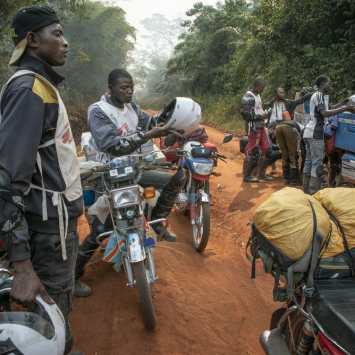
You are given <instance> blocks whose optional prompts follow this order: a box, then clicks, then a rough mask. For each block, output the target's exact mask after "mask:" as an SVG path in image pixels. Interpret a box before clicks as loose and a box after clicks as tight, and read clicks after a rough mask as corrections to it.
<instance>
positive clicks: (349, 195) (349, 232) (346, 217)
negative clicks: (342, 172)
mask: <svg viewBox="0 0 355 355" xmlns="http://www.w3.org/2000/svg"><path fill="white" fill-rule="evenodd" d="M313 197H314V198H315V199H316V200H318V201H319V202H320V203H321V204H322V206H323V207H324V208H326V209H327V210H328V211H329V212H331V214H332V215H334V217H335V218H336V219H337V220H338V222H339V223H340V225H341V227H342V228H343V231H344V234H345V237H346V240H347V241H348V245H349V249H352V248H355V219H354V216H355V189H349V188H346V187H337V188H335V189H323V190H320V191H318V192H317V193H316V194H314V195H313ZM342 251H344V248H343V250H342Z"/></svg>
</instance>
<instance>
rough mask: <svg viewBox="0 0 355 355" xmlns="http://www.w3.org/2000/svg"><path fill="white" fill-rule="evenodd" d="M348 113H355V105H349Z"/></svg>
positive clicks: (347, 107)
mask: <svg viewBox="0 0 355 355" xmlns="http://www.w3.org/2000/svg"><path fill="white" fill-rule="evenodd" d="M345 108H346V111H349V112H351V113H355V106H354V105H347V106H345Z"/></svg>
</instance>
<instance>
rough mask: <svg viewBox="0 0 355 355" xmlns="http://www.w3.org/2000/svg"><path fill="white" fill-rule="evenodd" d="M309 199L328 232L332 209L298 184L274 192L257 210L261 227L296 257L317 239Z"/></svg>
mask: <svg viewBox="0 0 355 355" xmlns="http://www.w3.org/2000/svg"><path fill="white" fill-rule="evenodd" d="M335 190H337V189H335ZM309 201H311V202H312V205H313V208H314V211H315V213H316V217H317V228H318V230H320V231H321V232H323V233H324V235H325V236H328V235H329V232H330V228H331V227H330V226H331V221H330V218H329V215H328V213H327V212H326V211H325V209H324V208H323V207H322V205H321V204H320V203H319V202H318V201H317V200H316V199H314V198H313V197H311V196H309V195H306V194H305V193H303V191H301V190H299V189H296V188H292V187H286V188H283V189H282V190H280V191H277V192H275V193H273V194H272V195H270V196H269V197H268V198H267V199H266V201H265V202H264V203H262V204H261V205H260V206H259V207H258V208H257V210H256V211H255V212H254V217H253V220H254V224H255V226H256V227H257V228H258V230H259V231H260V232H261V233H262V234H263V235H264V236H265V237H266V238H267V239H268V240H269V241H270V242H271V243H272V244H273V245H274V246H275V247H276V248H277V249H279V250H280V251H281V252H282V253H283V254H285V255H286V256H288V257H289V258H292V259H294V260H297V259H299V258H300V257H301V256H302V255H303V254H304V253H305V252H306V250H307V248H308V247H309V245H310V244H311V242H312V240H313V228H314V221H313V214H312V208H311V205H310V203H309ZM331 239H332V238H331ZM336 240H337V239H336ZM327 249H328V248H327ZM326 251H327V250H326ZM323 257H324V255H323Z"/></svg>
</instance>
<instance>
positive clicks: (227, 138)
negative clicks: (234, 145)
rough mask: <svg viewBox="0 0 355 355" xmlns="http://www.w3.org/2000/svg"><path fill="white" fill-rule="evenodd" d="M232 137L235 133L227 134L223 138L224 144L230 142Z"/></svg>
mask: <svg viewBox="0 0 355 355" xmlns="http://www.w3.org/2000/svg"><path fill="white" fill-rule="evenodd" d="M232 138H233V134H227V135H226V136H225V137H224V139H223V144H225V143H228V142H230V141H231V140H232Z"/></svg>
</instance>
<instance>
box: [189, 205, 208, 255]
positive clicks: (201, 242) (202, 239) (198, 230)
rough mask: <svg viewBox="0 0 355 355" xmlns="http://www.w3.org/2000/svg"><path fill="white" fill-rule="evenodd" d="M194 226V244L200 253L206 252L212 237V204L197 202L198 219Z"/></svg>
mask: <svg viewBox="0 0 355 355" xmlns="http://www.w3.org/2000/svg"><path fill="white" fill-rule="evenodd" d="M195 222H196V223H195V224H193V225H192V243H193V245H194V248H195V249H196V250H197V251H198V252H201V251H204V250H205V249H206V247H207V243H208V239H209V237H210V226H211V224H210V204H209V203H208V202H201V201H200V200H199V199H198V200H197V201H196V218H195Z"/></svg>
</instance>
